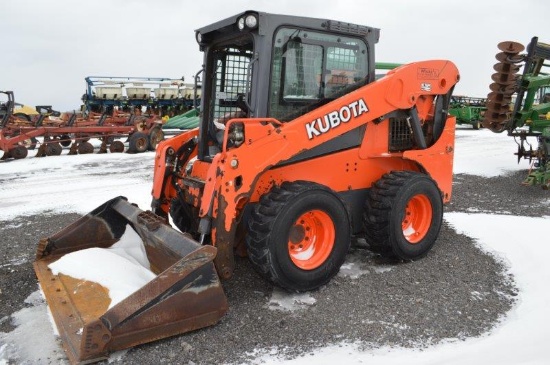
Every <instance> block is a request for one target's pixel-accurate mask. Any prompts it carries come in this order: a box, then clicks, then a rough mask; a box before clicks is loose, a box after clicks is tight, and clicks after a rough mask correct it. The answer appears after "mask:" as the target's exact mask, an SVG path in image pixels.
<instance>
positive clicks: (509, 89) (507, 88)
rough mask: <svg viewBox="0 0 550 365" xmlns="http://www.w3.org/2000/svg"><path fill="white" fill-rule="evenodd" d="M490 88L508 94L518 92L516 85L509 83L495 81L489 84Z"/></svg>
mask: <svg viewBox="0 0 550 365" xmlns="http://www.w3.org/2000/svg"><path fill="white" fill-rule="evenodd" d="M489 89H491V91H494V92H498V93H502V94H506V95H512V94H513V93H515V92H516V85H515V84H509V85H501V84H498V83H496V82H493V83H492V84H491V85H489Z"/></svg>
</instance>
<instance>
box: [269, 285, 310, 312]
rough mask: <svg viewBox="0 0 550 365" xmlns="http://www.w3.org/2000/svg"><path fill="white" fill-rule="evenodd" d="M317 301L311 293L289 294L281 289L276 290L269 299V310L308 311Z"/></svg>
mask: <svg viewBox="0 0 550 365" xmlns="http://www.w3.org/2000/svg"><path fill="white" fill-rule="evenodd" d="M316 301H317V300H316V299H315V298H313V297H312V296H311V295H310V294H309V293H289V292H287V291H284V290H283V289H280V288H274V289H273V293H272V294H271V298H270V299H269V303H268V308H269V309H272V310H281V311H287V312H292V311H295V310H301V309H306V308H307V307H309V306H312V305H314V304H315V302H316Z"/></svg>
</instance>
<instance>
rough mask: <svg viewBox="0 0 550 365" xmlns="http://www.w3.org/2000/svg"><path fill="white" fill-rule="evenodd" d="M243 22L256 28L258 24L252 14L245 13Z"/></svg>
mask: <svg viewBox="0 0 550 365" xmlns="http://www.w3.org/2000/svg"><path fill="white" fill-rule="evenodd" d="M245 23H246V26H247V27H248V28H256V26H257V25H258V19H257V18H256V17H255V16H254V15H247V17H246V18H245Z"/></svg>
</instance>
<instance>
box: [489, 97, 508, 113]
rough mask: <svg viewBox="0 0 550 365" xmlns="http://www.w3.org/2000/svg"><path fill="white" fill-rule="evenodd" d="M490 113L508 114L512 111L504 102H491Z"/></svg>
mask: <svg viewBox="0 0 550 365" xmlns="http://www.w3.org/2000/svg"><path fill="white" fill-rule="evenodd" d="M486 107H487V112H488V113H499V114H500V113H506V112H508V111H510V104H509V103H506V102H503V101H492V100H491V101H489V102H487V105H486Z"/></svg>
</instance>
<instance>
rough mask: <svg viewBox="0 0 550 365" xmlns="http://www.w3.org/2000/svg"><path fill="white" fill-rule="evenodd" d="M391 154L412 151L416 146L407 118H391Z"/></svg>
mask: <svg viewBox="0 0 550 365" xmlns="http://www.w3.org/2000/svg"><path fill="white" fill-rule="evenodd" d="M389 137H390V141H389V150H390V152H399V151H406V150H410V149H412V148H413V146H414V137H413V132H412V128H411V126H410V124H409V121H408V120H407V119H406V118H390V135H389Z"/></svg>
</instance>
